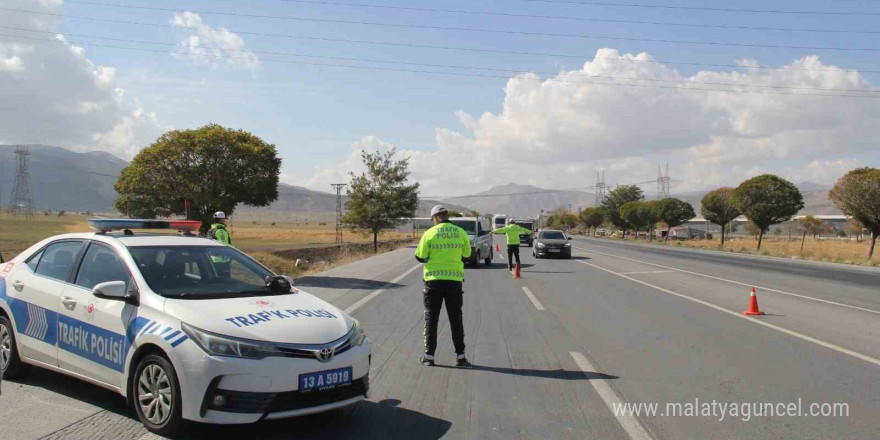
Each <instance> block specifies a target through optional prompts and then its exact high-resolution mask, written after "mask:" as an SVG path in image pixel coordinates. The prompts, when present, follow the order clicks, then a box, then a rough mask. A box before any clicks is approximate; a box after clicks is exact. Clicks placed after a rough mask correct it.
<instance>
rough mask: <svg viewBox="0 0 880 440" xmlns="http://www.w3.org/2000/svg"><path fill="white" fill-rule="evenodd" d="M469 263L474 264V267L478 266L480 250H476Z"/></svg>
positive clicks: (477, 267)
mask: <svg viewBox="0 0 880 440" xmlns="http://www.w3.org/2000/svg"><path fill="white" fill-rule="evenodd" d="M471 264H472V265H473V266H474V269H479V268H480V251H477V254H476V255H474V261H472V262H471Z"/></svg>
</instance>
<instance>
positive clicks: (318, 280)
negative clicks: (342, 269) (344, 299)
mask: <svg viewBox="0 0 880 440" xmlns="http://www.w3.org/2000/svg"><path fill="white" fill-rule="evenodd" d="M294 285H295V286H296V287H303V288H306V287H320V288H327V289H355V290H376V289H383V288H384V289H396V288H398V287H403V285H402V284H397V283H391V284H389V283H387V282H385V281H376V280H367V279H363V278H345V277H322V276H309V277H303V278H299V279H297V280H296V282H295V284H294Z"/></svg>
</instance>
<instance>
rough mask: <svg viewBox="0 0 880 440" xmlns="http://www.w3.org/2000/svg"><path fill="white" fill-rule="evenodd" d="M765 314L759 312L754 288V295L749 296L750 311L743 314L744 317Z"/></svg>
mask: <svg viewBox="0 0 880 440" xmlns="http://www.w3.org/2000/svg"><path fill="white" fill-rule="evenodd" d="M763 314H764V312H762V311H760V310H758V297H757V296H756V295H755V288H754V287H752V294H751V295H749V309H748V310H746V311H745V312H743V315H763Z"/></svg>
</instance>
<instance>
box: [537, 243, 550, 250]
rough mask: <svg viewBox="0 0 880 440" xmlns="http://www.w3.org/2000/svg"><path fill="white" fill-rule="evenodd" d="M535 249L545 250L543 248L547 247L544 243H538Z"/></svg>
mask: <svg viewBox="0 0 880 440" xmlns="http://www.w3.org/2000/svg"><path fill="white" fill-rule="evenodd" d="M535 247H538V248H542V249H543V248H545V247H547V246H544V243H538V244H536V245H535Z"/></svg>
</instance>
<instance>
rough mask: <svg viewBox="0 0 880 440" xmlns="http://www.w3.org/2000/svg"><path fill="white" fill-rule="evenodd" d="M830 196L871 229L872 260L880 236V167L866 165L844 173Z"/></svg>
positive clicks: (870, 250) (850, 214) (869, 255)
mask: <svg viewBox="0 0 880 440" xmlns="http://www.w3.org/2000/svg"><path fill="white" fill-rule="evenodd" d="M828 198H830V199H831V201H833V202H834V206H837V208H838V209H840V210H841V211H843V213H844V214H846V215H849V216H852V217H853V218H854V219H856V220H858V221H859V223H861V224H862V226H864V227H865V228H866V229H868V230H869V231H871V245H870V247H869V249H868V259H869V260H870V259H871V258H872V257H873V256H874V247H875V246H876V244H877V237H878V236H880V169H878V168H868V167H865V168H858V169H855V170H852V171H850V172H848V173H846V174H844V175H843V177H841V178H840V180H838V181H837V183H836V184H834V187H833V188H831V191H830V192H829V193H828Z"/></svg>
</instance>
